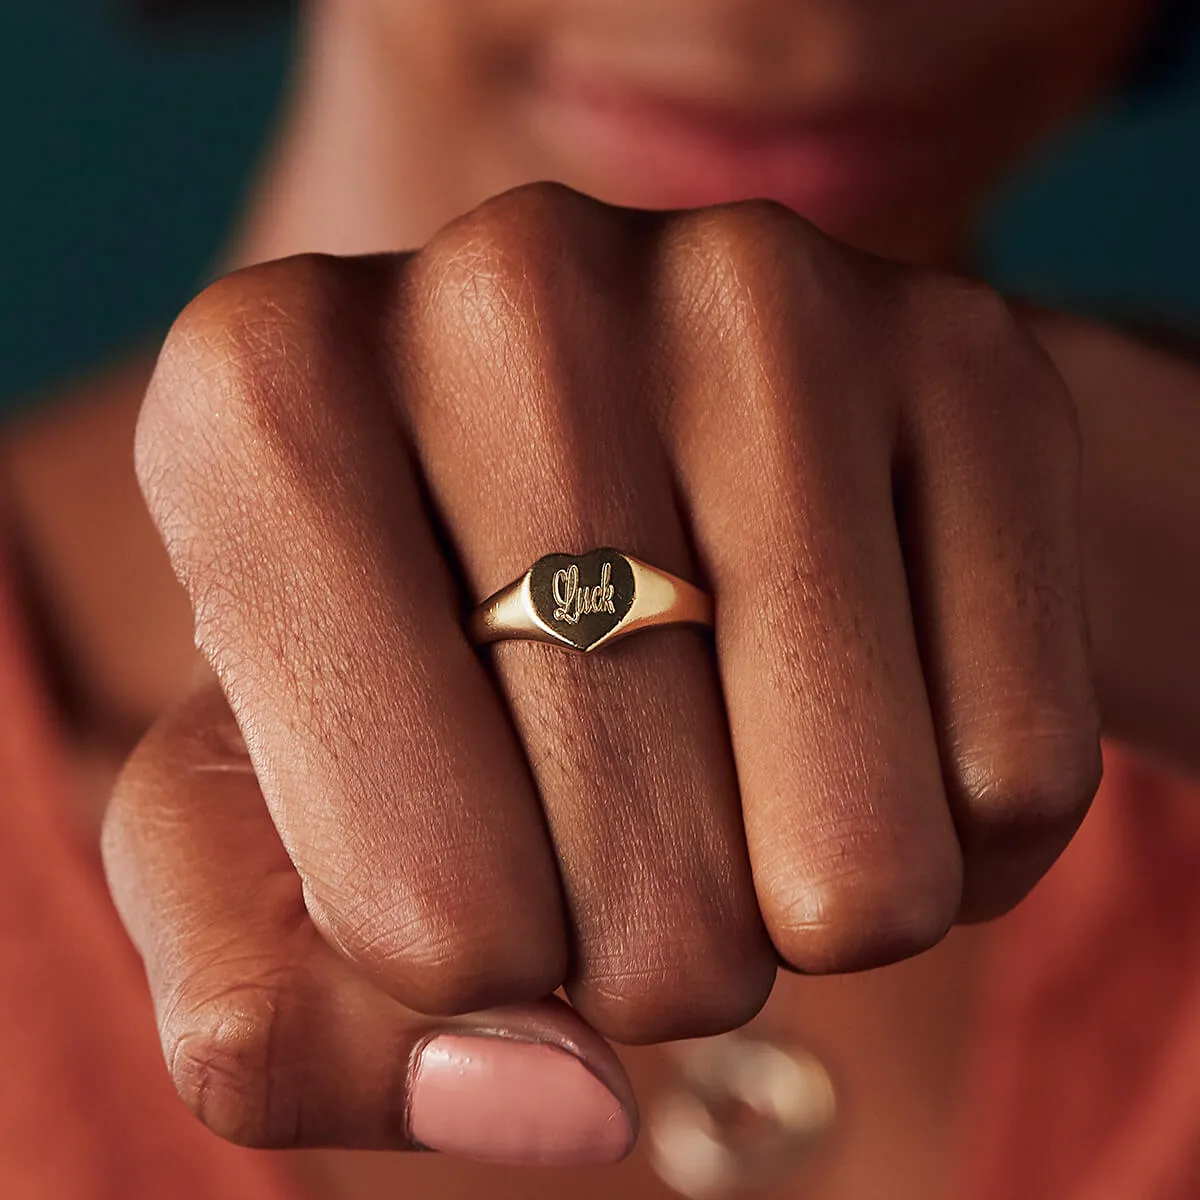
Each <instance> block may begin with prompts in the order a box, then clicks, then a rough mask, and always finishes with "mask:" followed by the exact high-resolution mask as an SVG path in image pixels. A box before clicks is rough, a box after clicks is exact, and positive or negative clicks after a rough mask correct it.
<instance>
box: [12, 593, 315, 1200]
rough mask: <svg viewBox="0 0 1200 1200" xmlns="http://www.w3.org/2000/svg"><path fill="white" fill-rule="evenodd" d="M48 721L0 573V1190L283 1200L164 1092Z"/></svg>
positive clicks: (28, 1199)
mask: <svg viewBox="0 0 1200 1200" xmlns="http://www.w3.org/2000/svg"><path fill="white" fill-rule="evenodd" d="M48 717H49V714H48V712H47V710H46V706H45V704H44V701H43V697H42V695H41V694H40V692H39V690H38V687H37V686H36V681H35V678H34V676H33V674H32V672H31V670H30V666H29V663H28V661H27V658H26V654H25V644H24V637H23V633H22V631H21V629H20V625H19V622H18V620H17V614H16V612H15V609H14V605H13V600H12V595H11V593H10V592H9V591H8V589H7V587H6V585H5V582H4V580H3V578H0V1197H3V1200H168V1198H169V1200H295V1192H294V1190H293V1189H292V1188H291V1187H290V1186H289V1185H288V1184H287V1183H286V1180H285V1178H284V1176H283V1175H282V1173H280V1172H279V1170H278V1165H277V1163H276V1162H275V1161H274V1160H273V1159H272V1158H271V1157H270V1156H268V1155H265V1154H255V1153H254V1152H253V1151H249V1150H243V1149H240V1148H238V1147H236V1146H231V1145H228V1144H227V1143H225V1142H223V1141H221V1140H220V1139H219V1138H217V1137H216V1136H214V1135H213V1134H210V1133H209V1132H208V1131H207V1130H206V1129H205V1128H204V1127H203V1126H201V1125H200V1123H199V1122H198V1121H196V1120H195V1119H194V1118H193V1117H192V1116H191V1114H190V1113H188V1112H187V1110H186V1109H185V1108H184V1106H183V1104H182V1103H181V1102H180V1100H179V1099H178V1097H177V1096H176V1095H175V1091H174V1089H173V1088H172V1086H171V1083H170V1080H169V1079H168V1077H167V1073H166V1071H165V1069H164V1067H163V1061H162V1054H161V1051H160V1050H159V1044H158V1038H157V1036H156V1034H155V1026H154V1016H153V1011H152V1009H151V1005H150V999H149V996H148V993H147V989H146V984H145V980H144V977H143V975H142V970H141V964H140V962H139V960H138V958H137V955H136V954H135V953H134V951H133V948H132V947H131V945H130V944H129V940H128V938H127V937H126V936H125V933H124V930H123V929H122V928H121V925H120V923H119V921H118V919H117V916H116V913H115V912H114V910H113V907H112V904H111V902H110V900H109V899H108V893H107V890H106V888H105V885H104V880H103V877H102V875H101V872H100V868H99V865H98V862H97V861H96V857H95V855H94V853H89V852H88V851H87V849H86V848H85V847H84V846H83V845H82V844H81V842H80V839H79V837H78V834H77V832H76V830H75V829H74V827H73V825H72V823H71V819H70V814H69V811H68V808H67V804H66V801H65V797H66V789H65V786H64V780H63V779H62V778H61V777H60V770H59V764H61V763H62V762H63V761H64V756H63V754H62V751H61V747H59V746H58V745H57V744H56V741H55V737H54V732H53V726H52V724H51V722H50V721H49V719H48Z"/></svg>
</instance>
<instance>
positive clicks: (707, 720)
mask: <svg viewBox="0 0 1200 1200" xmlns="http://www.w3.org/2000/svg"><path fill="white" fill-rule="evenodd" d="M1078 457H1079V455H1078V445H1077V434H1076V429H1075V423H1074V413H1073V409H1072V404H1071V401H1070V399H1069V397H1068V395H1067V394H1066V392H1065V389H1064V387H1063V385H1062V384H1061V382H1060V381H1059V379H1058V378H1057V376H1056V374H1055V372H1054V370H1053V369H1052V367H1051V366H1050V365H1049V363H1048V361H1047V360H1046V359H1045V358H1044V356H1043V355H1042V353H1041V351H1040V350H1039V348H1038V347H1037V346H1036V344H1035V343H1034V342H1033V341H1032V340H1031V338H1030V337H1028V336H1027V335H1026V334H1025V333H1024V332H1023V331H1022V329H1021V327H1020V325H1019V323H1018V322H1017V321H1016V320H1015V319H1014V317H1013V316H1012V315H1011V314H1010V312H1009V310H1008V309H1007V307H1006V306H1005V304H1004V303H1003V302H1002V301H1001V300H1000V299H999V298H997V297H996V296H995V295H993V294H992V293H991V292H989V291H987V290H986V289H984V288H982V287H980V286H978V285H976V284H972V283H967V282H964V281H962V280H959V279H955V278H951V277H948V276H940V275H936V274H931V273H928V272H924V271H915V270H910V269H908V268H903V267H899V266H895V265H892V264H889V263H886V262H884V261H882V260H878V259H874V258H869V257H866V256H863V255H861V254H859V253H856V252H854V251H851V250H849V249H847V248H845V247H843V246H841V245H839V244H837V243H835V242H832V241H830V240H828V239H827V238H825V237H824V236H823V235H821V234H820V233H818V232H817V231H816V230H814V229H813V228H812V227H811V226H810V225H808V224H806V223H805V222H804V221H802V220H800V219H799V218H797V217H795V216H793V215H792V214H790V213H789V212H787V211H785V210H784V209H782V208H779V207H776V206H773V205H767V204H747V205H735V206H731V207H726V208H720V209H711V210H705V211H697V212H686V213H678V214H668V215H650V214H644V213H635V212H628V211H620V210H616V209H611V208H607V207H605V206H603V205H601V204H599V203H596V202H593V201H591V200H588V199H585V198H583V197H581V196H579V195H576V194H574V193H571V192H568V191H566V190H563V189H561V188H557V187H551V186H536V187H531V188H524V189H521V190H519V191H516V192H512V193H509V194H507V195H505V196H502V197H500V198H498V199H496V200H493V201H491V202H490V203H488V204H486V205H484V206H483V207H482V208H481V209H479V210H477V211H476V212H474V213H472V214H471V215H469V216H467V217H464V218H463V219H461V220H459V221H457V222H456V223H454V224H453V225H451V226H449V227H448V228H447V229H445V230H444V231H443V232H442V233H441V234H439V235H438V236H437V237H436V238H434V240H433V241H432V242H431V243H430V244H429V245H428V246H427V247H426V248H424V249H423V250H421V251H419V252H417V253H415V254H398V255H387V256H380V257H375V258H365V259H357V260H336V259H331V258H319V257H309V258H299V259H293V260H288V261H284V262H278V263H274V264H271V265H267V266H263V267H257V268H254V269H251V270H249V271H244V272H241V273H239V274H237V275H234V276H232V277H230V278H228V279H225V280H224V281H222V282H220V283H218V284H216V285H215V286H213V287H211V288H210V289H208V291H206V292H205V293H204V294H203V295H202V296H201V297H200V298H199V299H198V300H197V301H196V302H195V303H193V304H192V306H191V307H190V308H189V309H188V310H187V311H186V312H185V313H184V315H183V316H182V317H181V318H180V320H179V322H178V324H177V325H176V327H175V329H174V331H173V332H172V334H171V336H170V338H169V340H168V342H167V345H166V348H165V350H164V351H163V355H162V358H161V360H160V363H159V366H158V369H157V373H156V375H155V377H154V381H153V384H152V386H151V388H150V392H149V395H148V397H147V400H146V403H145V408H144V411H143V414H142V418H141V423H140V427H139V431H138V440H137V466H138V471H139V475H140V479H141V482H142V486H143V489H144V491H145V495H146V498H147V501H148V503H149V506H150V509H151V512H152V513H153V515H154V518H155V520H156V522H157V524H158V527H159V529H160V530H161V532H162V536H163V538H164V540H165V542H166V544H167V547H168V549H169V551H170V554H171V557H172V560H173V562H174V565H175V568H176V570H177V572H178V574H179V576H180V578H181V579H182V580H183V582H184V584H185V585H186V587H187V589H188V592H189V594H190V597H191V601H192V604H193V607H194V610H195V617H196V638H197V642H198V644H199V646H200V648H201V649H202V651H203V652H204V655H205V657H206V659H207V660H208V662H209V663H210V664H211V666H212V669H213V672H214V676H213V677H211V678H209V677H205V678H203V679H200V680H198V682H197V687H196V690H195V692H194V694H193V696H192V697H191V699H190V700H188V701H187V702H186V703H185V704H184V705H183V706H181V707H180V708H179V709H178V710H177V711H175V712H172V713H170V714H168V715H167V716H165V717H164V718H163V719H162V720H161V721H160V723H159V724H158V725H157V727H156V728H155V729H154V730H153V731H152V732H151V733H150V734H149V736H148V737H147V738H146V739H145V741H144V742H143V743H142V745H141V747H140V748H139V749H138V751H137V752H136V753H135V755H134V756H133V758H132V760H131V761H130V763H129V764H128V767H127V768H126V770H125V772H124V774H123V777H122V779H121V781H120V784H119V786H118V788H117V792H116V795H115V798H114V801H113V804H112V808H111V812H110V815H109V818H108V823H107V827H106V834H105V856H106V863H107V868H108V872H109V876H110V879H111V883H112V887H113V890H114V893H115V895H116V898H117V902H118V905H119V907H120V909H121V912H122V914H123V917H124V919H125V921H126V923H127V925H128V927H129V929H130V932H131V933H132V935H133V937H134V940H135V942H136V943H137V945H138V947H139V949H140V951H141V953H142V955H143V956H144V958H145V961H146V964H147V969H148V974H149V978H150V983H151V986H152V989H153V992H154V996H155V1000H156V1004H157V1011H158V1017H159V1022H160V1027H161V1032H162V1038H163V1042H164V1046H165V1050H166V1055H167V1059H168V1062H169V1064H170V1067H171V1071H172V1073H173V1076H174V1079H175V1082H176V1084H177V1086H178V1088H179V1089H180V1091H181V1093H182V1094H183V1096H184V1098H185V1099H186V1100H187V1101H188V1102H189V1103H190V1104H191V1105H192V1107H193V1108H194V1109H195V1110H196V1111H197V1112H198V1113H199V1115H200V1116H201V1117H202V1118H203V1119H204V1120H205V1121H207V1122H208V1123H209V1124H210V1125H211V1126H212V1127H213V1128H214V1129H216V1130H217V1131H218V1132H220V1133H223V1134H225V1135H227V1136H230V1137H234V1138H236V1139H238V1140H243V1141H249V1142H252V1143H256V1144H267V1145H301V1144H315V1143H337V1144H344V1145H369V1146H392V1147H404V1146H408V1145H412V1144H422V1145H427V1146H433V1147H435V1148H439V1149H446V1150H452V1151H460V1152H465V1153H472V1154H476V1155H479V1156H482V1157H490V1158H498V1159H507V1160H522V1161H580V1160H586V1159H602V1158H612V1157H618V1156H620V1155H621V1154H622V1153H624V1152H625V1150H626V1149H628V1146H629V1145H630V1143H631V1141H632V1138H633V1135H634V1129H635V1125H636V1117H635V1115H634V1109H633V1102H632V1098H631V1096H630V1093H629V1089H628V1084H627V1082H626V1081H625V1079H624V1077H623V1075H622V1074H621V1069H620V1067H619V1065H618V1063H617V1061H616V1059H615V1057H614V1056H613V1055H612V1052H611V1051H610V1050H609V1049H608V1048H607V1046H606V1044H605V1042H604V1041H603V1039H602V1037H600V1036H597V1035H603V1036H604V1037H608V1038H612V1039H617V1040H621V1041H657V1040H661V1039H672V1038H681V1037H688V1036H694V1035H700V1034H708V1033H714V1032H717V1031H720V1030H725V1029H729V1028H732V1027H735V1026H738V1025H740V1024H742V1023H744V1022H745V1021H746V1020H747V1019H748V1018H750V1017H751V1016H752V1015H753V1014H754V1012H755V1011H756V1010H757V1009H758V1007H759V1006H760V1005H761V1004H762V1002H763V1001H764V999H765V997H766V995H767V993H768V991H769V989H770V987H771V984H772V980H773V978H774V975H775V971H776V968H777V966H778V965H779V964H783V965H785V966H788V967H791V968H793V969H795V970H798V971H804V972H830V971H851V970H858V969H862V968H866V967H872V966H876V965H879V964H883V963H886V962H889V961H892V960H894V959H898V958H901V957H903V956H906V955H912V954H915V953H917V952H919V951H921V950H924V949H925V948H927V947H929V946H931V945H932V944H934V943H935V942H936V941H938V939H940V938H941V937H942V935H943V934H944V933H945V932H946V930H947V929H948V928H949V926H950V925H951V924H952V923H953V922H955V921H956V920H963V919H966V920H970V919H977V918H981V917H986V916H989V915H993V914H997V913H999V912H1001V911H1003V910H1004V909H1006V908H1007V907H1009V906H1011V905H1012V904H1014V903H1015V902H1016V901H1017V900H1018V899H1020V897H1021V896H1022V895H1023V894H1024V893H1025V892H1026V891H1027V890H1028V889H1029V887H1030V886H1031V885H1032V884H1033V883H1034V882H1035V881H1036V880H1037V879H1038V878H1039V876H1040V875H1041V874H1042V873H1043V872H1044V871H1045V870H1046V868H1047V867H1048V866H1049V865H1050V863H1051V862H1052V861H1053V860H1054V858H1055V857H1056V855H1057V854H1058V853H1059V851H1060V850H1061V849H1062V848H1063V846H1064V845H1065V844H1066V842H1067V840H1068V839H1069V838H1070V836H1071V834H1072V832H1073V831H1074V829H1075V827H1076V825H1077V824H1078V822H1079V821H1080V819H1081V817H1082V815H1083V813H1084V810H1085V808H1086V806H1087V803H1088V801H1089V799H1090V797H1091V795H1092V793H1093V791H1094V789H1095V786H1096V783H1097V779H1098V772H1099V750H1098V720H1097V715H1096V710H1095V705H1094V702H1093V697H1092V691H1091V684H1090V679H1089V662H1088V652H1087V645H1086V638H1085V629H1084V612H1083V605H1082V602H1081V595H1080V566H1079V556H1078V552H1077V545H1076V538H1077V531H1076V492H1077V485H1078V474H1079V471H1078ZM593 546H618V547H620V548H621V549H622V550H625V551H628V552H629V553H631V554H634V555H636V556H638V557H639V558H641V559H643V560H645V561H647V562H649V563H652V564H654V565H655V566H657V567H660V568H662V569H664V570H667V571H670V572H672V573H674V574H676V575H679V576H682V577H684V578H686V579H690V580H693V581H695V582H696V583H698V584H700V585H701V586H703V587H704V588H705V589H706V590H707V591H709V592H710V593H711V594H712V596H713V599H714V604H715V629H714V631H713V633H712V634H709V633H707V632H705V631H701V630H696V629H690V628H671V629H653V630H649V631H646V632H643V633H641V634H639V635H638V636H637V637H633V638H630V639H628V640H625V641H622V642H620V643H619V644H616V645H613V646H610V647H607V648H604V649H602V650H600V651H599V652H597V653H595V654H590V655H587V656H583V655H577V654H574V653H571V652H569V651H567V650H563V649H559V648H555V647H551V646H546V645H539V644H533V643H529V642H504V643H502V644H500V645H497V646H495V647H491V648H489V649H486V650H484V651H476V650H474V649H473V648H472V647H471V645H470V643H469V641H468V639H467V636H466V634H465V632H464V623H465V619H466V616H467V614H469V612H470V611H471V608H472V606H473V605H474V604H475V603H477V602H478V601H479V600H480V599H481V598H482V597H484V596H487V595H489V594H490V593H492V592H493V591H495V590H496V589H497V588H499V587H500V586H502V585H504V584H506V583H508V582H509V581H510V580H512V579H514V578H516V577H518V576H519V575H521V574H522V572H524V571H525V570H526V568H527V567H529V565H530V564H531V563H532V562H534V560H536V559H538V558H539V557H541V556H542V555H544V554H547V553H550V552H555V551H564V552H579V553H582V552H583V551H585V550H587V549H589V548H591V547H593ZM560 986H562V987H565V989H566V994H567V996H568V997H569V998H570V1000H571V1002H572V1005H573V1007H574V1011H572V1010H571V1009H570V1008H568V1007H567V1006H565V1005H563V1004H562V1003H561V1002H560V1001H557V1000H554V999H550V998H549V997H550V996H551V993H553V992H554V991H555V990H556V989H557V988H559V987H560Z"/></svg>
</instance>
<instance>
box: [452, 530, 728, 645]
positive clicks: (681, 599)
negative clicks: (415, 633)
mask: <svg viewBox="0 0 1200 1200" xmlns="http://www.w3.org/2000/svg"><path fill="white" fill-rule="evenodd" d="M712 620H713V607H712V599H711V598H710V597H709V596H708V595H707V594H706V593H705V592H702V591H701V590H700V589H699V588H698V587H696V586H694V585H693V584H690V583H688V582H687V581H686V580H683V579H680V578H678V577H677V576H675V575H671V574H669V573H668V572H666V571H660V570H659V569H658V568H657V567H652V566H650V565H649V564H648V563H644V562H642V561H641V560H640V559H636V558H632V557H630V555H628V554H622V553H621V551H620V550H614V549H612V548H611V547H609V546H604V547H601V548H600V549H598V550H589V551H588V552H587V553H586V554H547V555H546V556H545V557H544V558H539V559H538V560H537V562H535V563H534V564H533V566H532V567H530V568H529V570H528V571H526V572H525V574H524V575H522V576H521V578H520V579H517V580H515V581H514V582H513V583H510V584H509V585H508V586H507V587H503V588H501V589H500V590H499V591H498V592H496V593H495V594H494V595H492V596H489V597H488V599H486V600H485V601H484V602H483V603H482V604H481V605H480V606H479V607H478V608H477V609H476V610H475V612H474V613H472V615H471V619H470V622H469V623H468V625H467V632H468V634H469V636H470V638H471V641H472V642H474V644H475V645H477V646H485V645H487V644H488V643H490V642H501V641H506V640H508V639H510V638H520V639H524V640H526V641H534V642H547V643H549V644H551V645H554V646H563V647H566V648H567V649H569V650H578V651H580V652H582V653H588V652H589V651H592V650H599V649H600V647H601V646H607V645H608V644H609V643H610V642H615V641H617V640H618V639H619V638H623V637H628V636H629V634H631V633H637V631H638V630H639V629H649V628H651V627H652V626H658V625H703V626H711V625H712Z"/></svg>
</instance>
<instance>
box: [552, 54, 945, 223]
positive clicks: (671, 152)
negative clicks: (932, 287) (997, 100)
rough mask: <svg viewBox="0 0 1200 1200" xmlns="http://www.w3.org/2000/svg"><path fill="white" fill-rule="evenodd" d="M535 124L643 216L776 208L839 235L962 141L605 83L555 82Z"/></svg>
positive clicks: (847, 110) (899, 117)
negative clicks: (737, 206)
mask: <svg viewBox="0 0 1200 1200" xmlns="http://www.w3.org/2000/svg"><path fill="white" fill-rule="evenodd" d="M535 117H536V120H537V121H538V125H539V128H540V130H541V132H542V133H543V134H544V135H545V136H546V137H547V138H548V139H549V140H550V141H551V143H552V144H553V146H554V148H555V151H556V154H557V156H558V157H559V159H560V161H566V162H568V163H569V164H571V167H572V168H573V170H572V174H573V175H575V176H577V177H578V178H579V179H580V180H581V181H583V182H584V185H585V186H586V187H587V188H589V189H590V190H593V191H596V192H598V193H599V194H600V195H601V196H603V198H605V199H609V200H612V201H615V202H617V203H622V204H628V205H632V206H636V207H641V208H693V207H699V206H702V205H705V204H716V203H723V202H727V201H732V200H741V199H750V198H768V199H772V200H777V201H779V202H781V203H783V204H786V205H788V206H789V207H791V208H793V209H795V210H796V211H798V212H800V213H803V214H804V215H805V216H807V217H809V218H810V219H812V220H814V221H815V222H817V224H820V225H824V226H826V227H827V228H829V229H831V230H834V231H837V230H839V229H845V228H848V227H853V226H854V225H856V224H858V223H860V222H861V221H863V220H870V219H871V216H872V213H877V212H878V210H879V209H880V207H881V206H890V205H891V204H893V203H895V202H896V201H897V200H898V199H900V198H901V197H902V196H903V194H904V192H905V190H906V189H907V188H908V187H910V186H911V185H912V183H913V182H914V181H915V180H916V179H917V178H918V177H919V176H920V175H922V174H925V173H928V172H932V171H935V170H937V169H938V165H939V162H944V156H945V155H946V154H947V153H948V152H949V151H950V150H951V149H952V147H953V144H954V141H955V137H954V133H953V131H952V130H949V129H946V128H939V125H938V122H936V121H934V120H930V119H929V118H928V117H925V118H924V119H922V118H921V116H919V115H917V114H915V113H905V114H899V113H896V112H892V111H889V110H887V109H880V110H878V111H874V112H873V111H871V110H870V109H867V108H864V107H862V106H855V107H853V108H852V107H851V106H842V107H841V108H840V109H839V108H829V109H827V110H826V111H825V112H823V113H821V114H820V115H813V114H811V113H794V112H780V111H763V110H760V111H757V112H756V111H750V110H747V109H745V108H742V109H741V110H739V109H737V108H735V107H733V106H730V105H720V104H714V103H711V102H707V101H705V100H697V99H694V98H691V97H680V96H675V95H670V94H667V93H665V92H664V93H658V92H656V91H654V90H653V89H651V88H647V87H646V86H645V85H643V84H641V83H638V84H636V85H634V84H627V83H625V82H623V81H620V80H616V79H612V78H601V77H598V76H595V75H583V74H573V75H572V74H566V73H564V72H557V73H549V72H548V73H547V74H546V75H545V76H544V77H543V80H542V83H541V86H540V87H539V88H538V89H537V103H536V106H535Z"/></svg>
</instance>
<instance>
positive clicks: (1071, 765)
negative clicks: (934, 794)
mask: <svg viewBox="0 0 1200 1200" xmlns="http://www.w3.org/2000/svg"><path fill="white" fill-rule="evenodd" d="M1101 769H1102V768H1101V759H1100V744H1099V738H1098V736H1092V735H1091V734H1089V735H1087V736H1084V735H1082V734H1080V733H1076V732H1074V731H1073V730H1066V729H1064V727H1063V723H1062V722H1058V721H1048V722H1046V726H1045V727H1043V728H1042V729H1040V730H1036V731H1033V732H1026V733H1023V734H1021V735H1020V736H1003V737H997V738H994V739H990V740H988V741H986V742H982V743H977V744H975V745H973V746H972V747H970V748H968V749H965V750H960V752H959V754H958V768H957V771H958V776H959V779H960V788H961V795H962V799H963V803H964V804H965V810H966V811H965V813H964V814H963V819H962V820H961V821H960V824H961V826H962V832H961V836H962V837H963V838H964V841H965V842H968V843H970V844H971V846H972V848H974V846H975V844H977V843H979V842H996V841H1007V840H1023V839H1025V838H1028V837H1030V836H1036V835H1038V834H1039V833H1043V832H1053V831H1055V830H1058V829H1061V828H1062V827H1064V826H1073V825H1075V824H1077V823H1078V822H1079V821H1080V820H1081V819H1082V817H1083V815H1084V813H1085V812H1086V811H1087V807H1088V805H1089V803H1090V802H1091V799H1092V797H1093V796H1094V795H1095V793H1096V789H1097V788H1098V787H1099V785H1100V775H1101Z"/></svg>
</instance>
